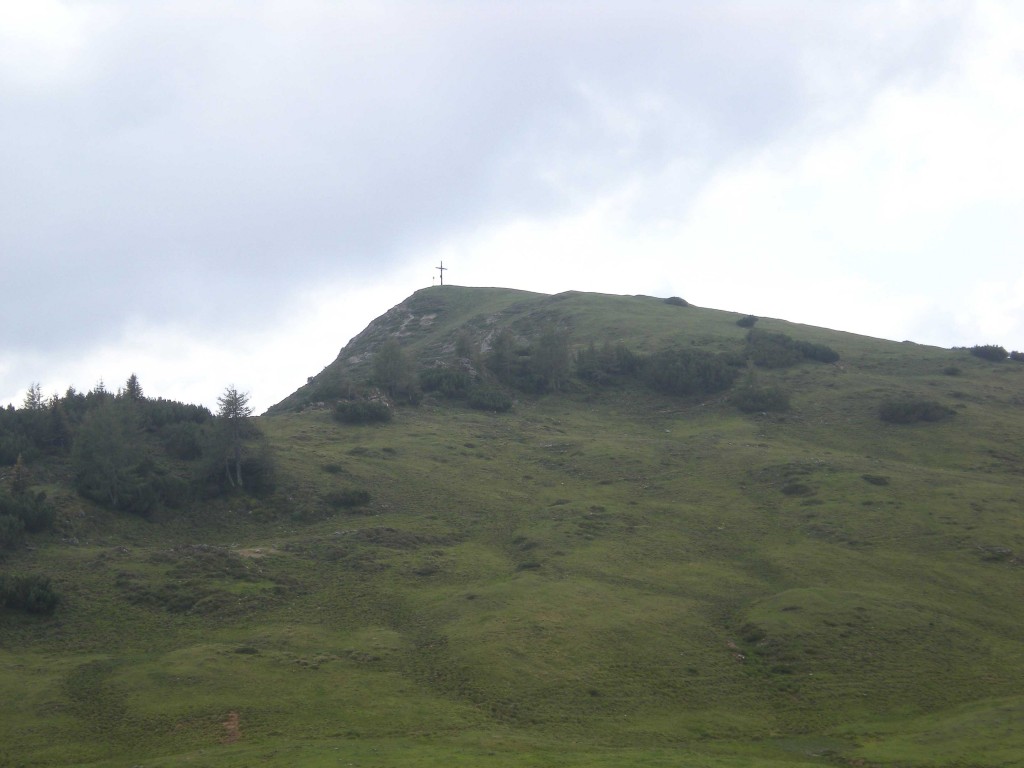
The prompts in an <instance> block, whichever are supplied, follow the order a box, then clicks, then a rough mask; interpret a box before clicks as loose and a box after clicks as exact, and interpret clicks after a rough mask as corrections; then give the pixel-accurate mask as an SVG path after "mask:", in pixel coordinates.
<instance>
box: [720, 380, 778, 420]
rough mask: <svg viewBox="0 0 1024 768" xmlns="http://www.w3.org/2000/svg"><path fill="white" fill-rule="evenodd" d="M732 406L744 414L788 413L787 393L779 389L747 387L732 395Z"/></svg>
mask: <svg viewBox="0 0 1024 768" xmlns="http://www.w3.org/2000/svg"><path fill="white" fill-rule="evenodd" d="M730 400H731V401H732V404H733V405H735V406H736V407H737V408H739V409H740V410H741V411H743V412H744V413H758V412H772V411H788V410H789V393H788V392H786V391H785V390H784V389H782V388H781V387H777V386H768V387H759V386H756V385H747V386H744V387H740V388H739V389H737V390H736V391H735V392H733V393H732V397H731V398H730Z"/></svg>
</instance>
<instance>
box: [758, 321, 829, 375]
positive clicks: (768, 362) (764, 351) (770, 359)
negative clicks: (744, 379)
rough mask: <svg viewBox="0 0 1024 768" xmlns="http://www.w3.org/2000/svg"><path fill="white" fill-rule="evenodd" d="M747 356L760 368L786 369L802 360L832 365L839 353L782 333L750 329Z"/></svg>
mask: <svg viewBox="0 0 1024 768" xmlns="http://www.w3.org/2000/svg"><path fill="white" fill-rule="evenodd" d="M747 355H748V356H749V357H750V359H751V360H752V361H753V363H754V365H759V366H761V367H762V368H788V367H789V366H791V365H796V364H797V363H799V362H801V361H802V360H816V361H818V362H820V363H834V362H837V361H838V360H839V353H838V352H836V351H835V350H834V349H832V348H831V347H829V346H826V345H825V344H814V343H812V342H809V341H797V340H796V339H793V338H791V337H789V336H787V335H786V334H784V333H773V332H771V331H761V330H757V329H754V328H752V329H751V330H750V331H748V332H747Z"/></svg>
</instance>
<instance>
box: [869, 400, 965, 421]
mask: <svg viewBox="0 0 1024 768" xmlns="http://www.w3.org/2000/svg"><path fill="white" fill-rule="evenodd" d="M954 413H955V411H953V409H951V408H947V407H946V406H944V405H942V403H937V402H935V401H934V400H924V399H921V398H913V397H905V398H900V399H898V400H888V401H886V402H884V403H882V405H881V407H880V408H879V409H878V417H879V418H880V419H881V420H882V421H884V422H887V423H889V424H914V423H916V422H919V421H941V420H942V419H947V418H949V417H950V416H952V415H953V414H954Z"/></svg>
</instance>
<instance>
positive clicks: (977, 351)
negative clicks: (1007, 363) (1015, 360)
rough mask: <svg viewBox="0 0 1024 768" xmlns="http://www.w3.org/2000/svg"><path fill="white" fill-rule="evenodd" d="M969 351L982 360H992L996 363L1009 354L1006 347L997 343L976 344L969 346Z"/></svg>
mask: <svg viewBox="0 0 1024 768" xmlns="http://www.w3.org/2000/svg"><path fill="white" fill-rule="evenodd" d="M970 352H971V354H972V355H974V356H975V357H980V358H981V359H982V360H992V361H994V362H997V363H1000V362H1002V361H1003V360H1005V359H1006V358H1007V357H1008V356H1009V355H1008V353H1007V351H1006V349H1005V348H1003V347H1000V346H999V345H998V344H978V345H976V346H973V347H971V349H970Z"/></svg>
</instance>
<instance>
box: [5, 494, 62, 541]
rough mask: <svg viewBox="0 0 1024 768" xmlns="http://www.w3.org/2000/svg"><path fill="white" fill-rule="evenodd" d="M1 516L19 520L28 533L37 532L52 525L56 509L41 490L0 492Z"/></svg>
mask: <svg viewBox="0 0 1024 768" xmlns="http://www.w3.org/2000/svg"><path fill="white" fill-rule="evenodd" d="M3 516H7V517H12V518H14V519H16V520H20V521H21V523H22V525H23V527H24V530H26V531H28V532H29V533H38V532H39V531H45V530H47V529H49V528H50V527H51V526H53V521H54V520H55V519H56V516H57V511H56V509H55V508H54V506H53V505H52V504H50V502H48V501H47V500H46V494H45V493H43V492H42V491H40V492H39V493H29V492H25V493H15V494H9V495H8V494H6V493H2V492H0V517H3Z"/></svg>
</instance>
